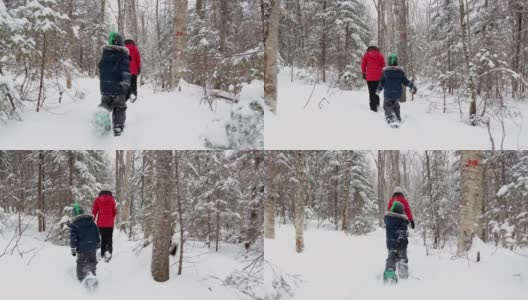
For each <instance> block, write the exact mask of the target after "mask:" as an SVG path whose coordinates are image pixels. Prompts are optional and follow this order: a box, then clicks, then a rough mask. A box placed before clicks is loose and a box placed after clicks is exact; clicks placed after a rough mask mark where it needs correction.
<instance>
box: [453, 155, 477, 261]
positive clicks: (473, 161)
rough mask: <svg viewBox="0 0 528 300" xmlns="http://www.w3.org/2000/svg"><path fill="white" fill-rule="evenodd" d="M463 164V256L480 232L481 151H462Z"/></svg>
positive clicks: (460, 238) (460, 252)
mask: <svg viewBox="0 0 528 300" xmlns="http://www.w3.org/2000/svg"><path fill="white" fill-rule="evenodd" d="M461 164H462V166H461V175H460V180H461V190H460V203H459V210H458V211H459V225H458V247H457V255H459V256H463V255H464V254H465V253H466V252H467V251H468V250H469V249H470V248H471V243H472V240H473V237H474V236H475V235H478V234H479V230H478V223H479V215H480V210H481V205H482V198H483V197H484V195H483V190H482V187H483V185H482V173H483V168H482V153H481V151H477V150H473V151H468V150H464V151H462V157H461Z"/></svg>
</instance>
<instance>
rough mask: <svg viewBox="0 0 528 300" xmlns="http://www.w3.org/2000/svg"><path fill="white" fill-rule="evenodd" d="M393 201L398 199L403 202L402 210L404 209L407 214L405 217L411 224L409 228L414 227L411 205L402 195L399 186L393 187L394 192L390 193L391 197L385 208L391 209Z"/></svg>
mask: <svg viewBox="0 0 528 300" xmlns="http://www.w3.org/2000/svg"><path fill="white" fill-rule="evenodd" d="M394 201H398V202H400V203H401V204H403V210H404V211H405V215H406V216H407V219H408V220H409V223H410V224H411V228H412V229H414V217H413V215H412V212H411V205H409V201H407V199H405V196H404V195H403V189H402V188H401V187H399V186H397V187H395V188H394V193H393V194H392V198H391V199H390V200H389V204H388V205H387V210H390V209H391V207H392V204H394Z"/></svg>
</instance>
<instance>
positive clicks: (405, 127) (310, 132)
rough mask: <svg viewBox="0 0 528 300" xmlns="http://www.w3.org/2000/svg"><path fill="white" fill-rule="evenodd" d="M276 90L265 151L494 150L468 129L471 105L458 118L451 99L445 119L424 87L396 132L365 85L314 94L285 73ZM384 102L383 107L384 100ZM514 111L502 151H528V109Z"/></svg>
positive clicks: (482, 134) (484, 134) (406, 106)
mask: <svg viewBox="0 0 528 300" xmlns="http://www.w3.org/2000/svg"><path fill="white" fill-rule="evenodd" d="M278 85H279V86H278V108H277V110H278V114H277V115H273V114H272V113H266V116H265V124H266V126H265V147H266V149H270V150H271V149H273V150H281V149H291V150H295V149H311V150H319V149H341V150H347V149H348V150H351V149H355V150H365V149H401V150H408V149H413V150H429V149H446V150H464V149H491V143H490V138H489V135H488V131H487V128H486V126H485V125H482V126H479V127H471V126H469V125H468V123H467V118H468V117H467V116H468V115H469V113H468V109H469V105H468V104H466V103H462V109H463V113H462V115H460V112H459V106H458V104H457V103H456V102H455V100H453V99H448V100H447V101H448V107H447V113H443V112H442V108H443V98H442V96H441V95H432V94H431V92H430V91H427V90H426V89H425V87H421V86H419V87H418V88H419V91H418V94H417V95H416V96H415V97H414V101H412V102H411V101H410V100H411V96H410V94H409V96H408V100H407V102H405V103H402V104H401V113H402V119H403V123H402V124H401V126H400V128H399V129H393V128H390V127H389V126H387V124H386V122H385V116H384V113H383V110H382V109H381V110H379V111H378V112H377V113H374V112H371V111H370V109H369V96H368V91H367V88H366V84H365V87H363V88H362V89H361V90H359V91H346V90H340V89H338V88H329V87H328V86H327V85H324V84H319V85H316V86H315V89H314V87H313V85H309V84H305V83H303V82H301V81H294V82H291V81H290V72H289V71H287V70H284V69H283V70H281V72H280V73H279V78H278ZM312 90H313V94H312ZM311 94H312V96H311V98H310V95H311ZM308 99H310V101H309V103H308V105H307V106H306V108H304V106H305V104H306V103H307V102H308ZM380 102H381V106H383V95H380ZM512 105H513V104H512ZM515 105H516V106H518V107H515V109H514V108H511V109H512V110H513V111H515V110H519V111H520V112H521V113H516V114H515V115H514V116H513V117H510V118H508V119H507V121H506V139H505V143H504V149H514V150H517V149H519V148H523V149H526V148H528V119H523V117H522V114H525V115H528V103H516V104H515ZM491 122H492V123H491V124H492V125H491V126H492V132H493V135H494V139H495V143H496V148H497V149H500V140H501V137H502V129H501V128H500V124H499V123H498V121H496V120H494V119H492V121H491Z"/></svg>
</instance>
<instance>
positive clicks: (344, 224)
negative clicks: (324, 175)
mask: <svg viewBox="0 0 528 300" xmlns="http://www.w3.org/2000/svg"><path fill="white" fill-rule="evenodd" d="M350 156H351V153H349V152H345V177H344V179H343V219H342V221H341V229H342V230H343V231H348V230H349V216H348V210H349V203H350V181H351V179H352V159H351V157H350Z"/></svg>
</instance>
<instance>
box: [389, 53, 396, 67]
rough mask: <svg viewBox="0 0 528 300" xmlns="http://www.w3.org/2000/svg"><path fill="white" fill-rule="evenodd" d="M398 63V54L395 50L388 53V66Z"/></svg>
mask: <svg viewBox="0 0 528 300" xmlns="http://www.w3.org/2000/svg"><path fill="white" fill-rule="evenodd" d="M397 65H398V54H396V52H392V53H391V54H389V66H397Z"/></svg>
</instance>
